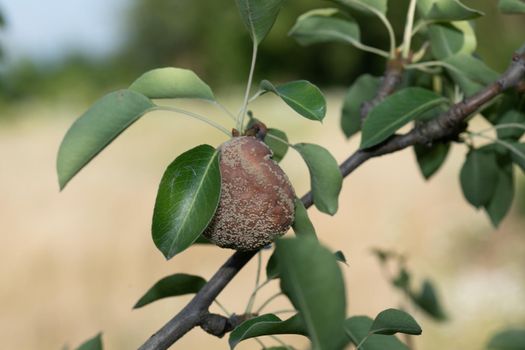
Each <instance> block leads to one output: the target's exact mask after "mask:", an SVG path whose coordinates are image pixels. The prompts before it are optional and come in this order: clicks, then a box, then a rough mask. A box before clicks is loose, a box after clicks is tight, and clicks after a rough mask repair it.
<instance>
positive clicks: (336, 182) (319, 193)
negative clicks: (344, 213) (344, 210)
mask: <svg viewBox="0 0 525 350" xmlns="http://www.w3.org/2000/svg"><path fill="white" fill-rule="evenodd" d="M293 147H294V148H295V149H296V150H297V151H298V152H299V153H300V154H301V157H303V159H304V161H305V162H306V165H307V166H308V170H309V172H310V182H311V188H312V195H313V199H314V204H315V206H316V207H317V209H319V210H320V211H322V212H323V213H326V214H330V215H334V214H335V213H336V212H337V208H338V199H339V193H340V192H341V188H342V184H343V176H342V175H341V172H340V171H339V166H338V165H337V161H336V160H335V159H334V157H333V156H332V155H331V154H330V152H328V151H327V150H326V149H324V148H323V147H321V146H319V145H314V144H311V143H298V144H296V145H294V146H293Z"/></svg>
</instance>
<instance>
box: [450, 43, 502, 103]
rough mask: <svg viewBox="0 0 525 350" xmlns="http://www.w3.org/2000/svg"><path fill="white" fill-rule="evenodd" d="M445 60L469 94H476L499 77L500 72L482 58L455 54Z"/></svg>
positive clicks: (455, 77)
mask: <svg viewBox="0 0 525 350" xmlns="http://www.w3.org/2000/svg"><path fill="white" fill-rule="evenodd" d="M443 62H445V63H446V64H447V65H449V66H450V68H448V67H447V70H448V72H449V74H450V75H451V76H452V78H453V79H454V81H455V82H456V83H457V84H458V85H459V86H460V87H461V89H462V90H463V91H464V92H465V94H466V95H467V96H471V95H473V94H475V93H476V92H478V91H480V90H481V89H482V88H483V87H484V86H486V85H488V84H490V83H492V82H494V81H496V79H497V78H498V73H496V72H495V71H493V70H492V69H490V68H489V67H487V66H486V65H485V63H483V62H482V61H481V60H479V59H477V58H475V57H473V56H470V55H467V54H462V53H460V54H455V55H453V56H449V57H447V58H446V59H445V60H443Z"/></svg>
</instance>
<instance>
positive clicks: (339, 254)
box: [334, 250, 348, 265]
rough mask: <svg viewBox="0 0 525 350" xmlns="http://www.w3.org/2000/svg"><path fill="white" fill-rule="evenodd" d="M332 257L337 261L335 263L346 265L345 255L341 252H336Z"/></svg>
mask: <svg viewBox="0 0 525 350" xmlns="http://www.w3.org/2000/svg"><path fill="white" fill-rule="evenodd" d="M334 255H335V258H336V259H337V261H339V262H342V263H343V264H346V265H348V263H347V262H346V256H345V254H344V253H343V252H342V251H340V250H338V251H336V252H335V253H334Z"/></svg>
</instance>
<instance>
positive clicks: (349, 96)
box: [341, 74, 380, 137]
mask: <svg viewBox="0 0 525 350" xmlns="http://www.w3.org/2000/svg"><path fill="white" fill-rule="evenodd" d="M379 85H380V79H379V78H377V77H373V76H371V75H369V74H364V75H362V76H360V77H359V78H358V79H357V80H356V81H355V82H354V83H353V85H352V86H351V87H350V89H349V90H348V92H347V93H346V96H345V99H344V102H343V110H342V113H341V128H342V129H343V132H344V134H345V135H346V137H350V136H352V135H354V134H355V133H357V132H358V131H360V130H361V106H362V105H363V103H364V102H366V101H370V100H372V99H373V98H374V96H375V94H376V92H377V89H378V88H379Z"/></svg>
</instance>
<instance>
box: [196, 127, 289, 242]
mask: <svg viewBox="0 0 525 350" xmlns="http://www.w3.org/2000/svg"><path fill="white" fill-rule="evenodd" d="M219 151H220V169H221V177H222V182H221V198H220V202H219V207H218V208H217V212H216V213H215V216H214V217H213V219H212V221H211V222H210V224H209V226H208V228H207V229H206V230H205V231H204V236H205V237H206V238H208V239H209V240H210V241H212V242H213V243H215V244H216V245H218V246H219V247H222V248H232V249H236V250H244V251H247V250H255V249H259V248H262V247H264V246H265V245H267V244H269V243H271V242H273V241H274V240H275V239H276V238H277V237H279V236H282V235H283V234H285V233H286V231H288V229H289V228H290V225H291V224H292V222H293V218H294V198H295V193H294V191H293V188H292V185H291V184H290V181H289V180H288V177H287V176H286V174H285V173H284V172H283V170H282V169H281V168H280V167H279V166H278V165H277V163H276V162H275V161H273V160H272V159H270V157H271V155H272V152H271V150H270V149H269V148H268V146H266V145H265V144H264V143H263V142H261V141H259V140H258V139H257V138H255V137H252V136H240V137H234V138H233V139H231V140H229V141H227V142H225V143H223V144H222V145H221V146H220V147H219Z"/></svg>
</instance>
